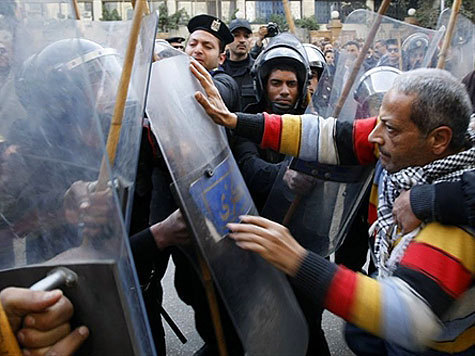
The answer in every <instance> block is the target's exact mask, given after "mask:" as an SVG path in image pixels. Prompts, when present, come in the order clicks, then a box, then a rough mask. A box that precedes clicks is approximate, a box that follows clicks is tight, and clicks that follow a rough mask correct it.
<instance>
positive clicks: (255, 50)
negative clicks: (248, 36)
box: [249, 26, 268, 59]
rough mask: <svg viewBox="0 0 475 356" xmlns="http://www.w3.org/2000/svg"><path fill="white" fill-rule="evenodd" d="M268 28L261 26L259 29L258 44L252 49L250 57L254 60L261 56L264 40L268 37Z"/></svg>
mask: <svg viewBox="0 0 475 356" xmlns="http://www.w3.org/2000/svg"><path fill="white" fill-rule="evenodd" d="M267 33H268V31H267V26H261V27H260V28H259V32H258V33H257V36H258V39H257V41H256V43H255V44H254V46H253V47H252V48H251V50H250V51H249V55H250V56H251V57H252V58H253V59H256V58H257V57H258V56H259V54H260V53H261V52H262V49H263V47H264V43H263V41H264V38H265V37H266V36H267Z"/></svg>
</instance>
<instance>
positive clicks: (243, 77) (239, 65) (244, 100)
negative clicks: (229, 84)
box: [223, 55, 257, 111]
mask: <svg viewBox="0 0 475 356" xmlns="http://www.w3.org/2000/svg"><path fill="white" fill-rule="evenodd" d="M253 64H254V60H253V59H252V58H251V56H249V55H248V56H247V58H246V59H244V60H242V61H232V60H230V59H227V60H226V61H225V62H224V64H223V69H224V71H225V72H226V73H227V74H229V75H230V76H231V77H233V79H234V80H235V81H236V83H237V85H238V87H239V91H240V93H241V111H242V110H244V109H245V108H246V107H247V106H248V105H249V104H253V103H255V102H256V101H257V98H256V91H255V89H254V80H253V78H252V75H251V68H252V66H253Z"/></svg>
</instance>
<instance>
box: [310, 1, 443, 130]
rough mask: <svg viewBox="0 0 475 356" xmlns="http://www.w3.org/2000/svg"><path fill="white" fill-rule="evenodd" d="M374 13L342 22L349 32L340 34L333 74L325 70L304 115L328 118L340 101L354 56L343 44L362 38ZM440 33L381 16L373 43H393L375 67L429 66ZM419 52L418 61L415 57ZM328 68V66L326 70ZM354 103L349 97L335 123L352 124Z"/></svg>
mask: <svg viewBox="0 0 475 356" xmlns="http://www.w3.org/2000/svg"><path fill="white" fill-rule="evenodd" d="M376 17H377V14H376V13H374V12H371V11H368V10H356V11H353V12H352V13H351V14H350V15H348V17H347V18H346V20H345V24H348V25H347V26H351V30H347V31H345V30H344V31H342V33H341V34H340V38H339V39H338V43H340V51H339V55H338V58H337V59H336V62H335V71H334V74H333V73H332V72H331V71H328V70H326V71H325V72H324V73H323V75H322V78H321V79H320V81H319V83H318V87H317V90H316V92H315V94H314V95H313V98H312V106H309V107H308V108H307V112H317V113H318V114H319V115H320V116H323V117H325V118H326V117H330V116H333V112H334V109H335V106H336V103H337V102H338V99H339V98H340V94H341V91H342V89H343V86H344V84H345V82H346V80H347V79H348V76H349V73H350V70H351V69H352V67H353V64H354V62H355V59H356V58H355V57H354V55H352V54H349V53H348V52H347V51H346V50H345V48H344V45H345V44H347V43H348V41H355V40H358V39H366V38H367V37H368V34H369V31H370V29H371V26H372V24H373V22H374V21H375V19H376ZM443 34H444V31H436V30H431V29H427V28H423V27H419V26H414V25H410V24H408V23H405V22H401V21H398V20H395V19H393V18H391V17H387V16H383V20H382V21H381V25H380V26H379V29H378V31H377V32H376V35H375V38H374V40H373V43H375V42H376V41H378V40H380V39H383V40H386V41H389V43H391V42H393V43H395V45H394V46H392V47H395V50H396V51H391V52H388V53H386V55H385V56H383V57H382V58H381V59H380V60H379V61H378V63H377V64H376V66H381V65H384V66H391V67H395V68H397V69H399V70H401V71H407V70H411V69H416V68H418V67H429V65H430V62H431V61H432V58H433V56H434V53H435V52H436V49H437V44H438V43H439V41H440V39H441V38H442V37H443ZM421 53H422V59H421V58H420V57H419V55H420V54H421ZM390 54H391V56H390ZM327 68H328V67H327ZM369 69H371V68H368V67H367V66H365V65H363V66H361V69H360V71H359V75H358V77H357V79H356V80H355V82H354V84H353V87H352V89H351V91H350V92H351V93H353V92H354V91H355V90H356V86H357V84H358V79H359V78H360V77H361V76H362V75H363V74H364V73H365V71H366V70H369ZM357 107H358V102H357V101H356V100H355V99H354V98H353V96H352V95H349V96H348V98H347V100H346V102H345V105H344V106H343V109H342V111H341V114H340V115H339V116H338V119H339V120H346V121H353V120H354V119H355V114H356V109H357Z"/></svg>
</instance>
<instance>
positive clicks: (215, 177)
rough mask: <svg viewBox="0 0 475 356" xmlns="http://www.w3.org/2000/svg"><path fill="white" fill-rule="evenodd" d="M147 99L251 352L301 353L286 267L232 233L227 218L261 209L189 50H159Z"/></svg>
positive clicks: (302, 329) (199, 240) (298, 316)
mask: <svg viewBox="0 0 475 356" xmlns="http://www.w3.org/2000/svg"><path fill="white" fill-rule="evenodd" d="M156 53H157V55H158V57H159V58H160V60H159V61H158V62H155V63H154V64H153V66H152V77H151V86H150V92H149V99H148V105H147V113H148V117H149V118H150V120H151V123H152V129H153V132H154V133H155V135H156V137H157V138H158V141H159V144H160V147H161V150H162V152H163V154H164V156H165V159H166V161H167V165H168V168H169V170H170V172H171V174H172V177H173V179H174V185H175V188H176V192H177V197H178V200H179V203H180V205H181V209H182V211H183V212H184V214H185V216H186V220H187V222H188V224H189V227H190V228H191V231H192V232H193V235H194V238H195V243H196V246H197V247H198V248H199V250H200V251H201V253H202V255H203V256H204V259H205V260H206V262H207V264H208V265H209V267H210V269H211V273H212V277H213V280H214V282H215V285H216V287H217V290H218V292H219V294H220V295H221V297H222V299H223V301H224V304H225V306H226V308H227V311H228V313H229V315H230V317H231V320H232V322H233V324H234V326H235V328H236V331H237V334H238V336H239V337H240V340H241V342H242V345H243V347H244V350H245V352H246V353H247V354H248V355H277V354H286V355H303V354H304V353H305V350H306V345H307V340H308V336H307V327H306V323H305V320H304V318H303V315H302V313H301V311H300V309H299V307H298V305H297V302H296V300H295V297H294V295H293V292H292V290H291V288H290V285H289V284H288V281H287V279H286V278H285V276H284V275H283V274H281V273H280V272H278V271H277V270H276V269H275V268H273V267H272V266H271V265H269V264H268V263H266V262H265V261H264V260H263V259H261V258H260V257H259V256H258V255H257V254H254V253H250V252H247V251H244V250H241V249H240V248H238V247H237V246H236V245H235V244H234V242H233V241H232V240H230V239H229V238H227V237H226V235H227V234H228V230H227V228H226V224H227V223H228V222H237V221H239V216H240V215H242V214H256V209H255V207H254V204H253V201H252V199H251V197H250V195H249V191H248V190H247V187H246V185H245V183H244V181H243V178H242V176H241V174H240V172H239V169H238V167H237V165H236V162H235V161H234V158H233V156H232V154H231V151H230V149H229V147H228V144H227V138H226V133H225V131H224V130H223V129H222V128H220V127H218V126H216V125H215V124H214V123H212V121H211V120H210V119H209V118H208V117H207V115H206V114H205V112H204V111H203V109H202V108H201V107H200V106H199V104H198V103H197V102H196V101H195V99H194V97H193V94H194V93H195V92H196V91H197V90H201V87H200V86H199V83H198V82H197V81H196V79H195V78H194V77H192V74H191V72H190V70H189V57H188V56H186V55H184V54H182V53H181V52H178V51H175V50H173V49H170V48H166V47H165V48H163V49H161V50H157V49H156Z"/></svg>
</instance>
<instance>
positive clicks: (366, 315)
mask: <svg viewBox="0 0 475 356" xmlns="http://www.w3.org/2000/svg"><path fill="white" fill-rule="evenodd" d="M356 283H357V284H356V291H355V301H354V303H355V304H354V305H353V308H352V317H351V322H353V323H354V324H356V325H357V326H359V327H360V328H362V329H365V330H367V331H368V332H370V333H372V334H375V335H381V332H382V330H381V325H382V324H381V307H382V305H381V294H382V290H381V284H380V283H379V282H378V281H377V280H375V279H373V278H369V277H366V276H363V275H361V274H358V277H357V281H356Z"/></svg>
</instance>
